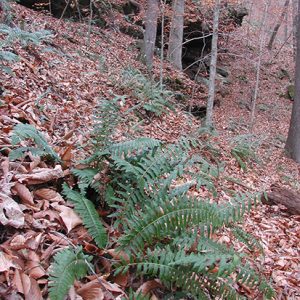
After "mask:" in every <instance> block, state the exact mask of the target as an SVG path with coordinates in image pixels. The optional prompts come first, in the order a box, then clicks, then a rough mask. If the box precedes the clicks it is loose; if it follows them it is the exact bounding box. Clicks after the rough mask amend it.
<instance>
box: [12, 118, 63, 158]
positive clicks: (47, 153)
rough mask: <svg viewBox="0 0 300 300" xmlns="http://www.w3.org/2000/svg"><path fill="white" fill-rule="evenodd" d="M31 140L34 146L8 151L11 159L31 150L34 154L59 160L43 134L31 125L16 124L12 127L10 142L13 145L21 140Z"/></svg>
mask: <svg viewBox="0 0 300 300" xmlns="http://www.w3.org/2000/svg"><path fill="white" fill-rule="evenodd" d="M23 141H27V142H30V141H32V143H33V144H35V146H28V147H18V148H17V149H14V150H12V151H11V152H10V153H9V158H10V159H11V160H16V159H19V158H21V157H23V156H24V155H26V154H27V153H28V152H31V154H32V155H34V156H41V157H50V158H51V159H54V160H56V161H60V159H59V157H58V155H57V154H56V152H55V151H54V150H53V149H52V148H51V147H50V146H49V145H48V143H47V141H46V139H45V138H44V136H43V135H42V134H41V133H40V132H39V131H38V130H37V129H36V128H35V127H34V126H32V125H29V124H18V125H16V126H15V127H14V130H13V134H12V137H11V143H12V145H13V146H17V145H19V144H20V143H21V142H23Z"/></svg>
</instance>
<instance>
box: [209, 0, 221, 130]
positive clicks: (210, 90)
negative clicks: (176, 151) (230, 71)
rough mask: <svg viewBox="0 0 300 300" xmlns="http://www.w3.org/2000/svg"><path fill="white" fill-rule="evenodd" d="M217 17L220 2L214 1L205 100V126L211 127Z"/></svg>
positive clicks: (216, 49) (216, 54) (215, 71)
mask: <svg viewBox="0 0 300 300" xmlns="http://www.w3.org/2000/svg"><path fill="white" fill-rule="evenodd" d="M219 16H220V0H216V4H215V9H214V24H213V37H212V47H211V60H210V71H209V90H208V99H207V110H206V126H207V127H211V126H212V123H213V121H212V118H213V107H214V99H215V82H216V74H217V59H218V30H219Z"/></svg>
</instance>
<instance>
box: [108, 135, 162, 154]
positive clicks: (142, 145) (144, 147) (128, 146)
mask: <svg viewBox="0 0 300 300" xmlns="http://www.w3.org/2000/svg"><path fill="white" fill-rule="evenodd" d="M160 146H161V141H160V140H157V139H152V138H147V137H142V138H137V139H135V140H131V141H125V142H121V143H117V144H113V145H111V146H110V147H109V152H110V153H111V155H112V156H122V155H125V156H128V155H129V154H134V155H138V154H140V152H144V151H148V150H152V149H154V148H156V147H160Z"/></svg>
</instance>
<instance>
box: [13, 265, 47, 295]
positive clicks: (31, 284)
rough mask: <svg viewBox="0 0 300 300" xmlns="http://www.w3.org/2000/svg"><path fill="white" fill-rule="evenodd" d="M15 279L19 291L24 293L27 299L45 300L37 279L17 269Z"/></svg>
mask: <svg viewBox="0 0 300 300" xmlns="http://www.w3.org/2000/svg"><path fill="white" fill-rule="evenodd" d="M13 281H14V283H15V285H16V287H17V290H18V292H19V293H21V294H23V295H24V297H25V300H43V297H42V293H41V290H40V288H39V285H38V283H37V282H36V280H35V279H33V278H31V277H29V276H28V275H26V274H25V273H23V272H22V271H19V270H16V272H15V276H14V279H13Z"/></svg>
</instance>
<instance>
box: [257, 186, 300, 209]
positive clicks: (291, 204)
mask: <svg viewBox="0 0 300 300" xmlns="http://www.w3.org/2000/svg"><path fill="white" fill-rule="evenodd" d="M261 200H262V203H263V204H267V205H277V204H281V205H284V206H285V207H286V208H287V211H288V212H289V213H290V214H292V215H300V193H299V192H296V191H292V190H289V189H287V188H285V187H280V186H279V185H277V184H274V185H272V186H271V191H270V192H269V193H267V196H265V195H263V196H262V199H261Z"/></svg>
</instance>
